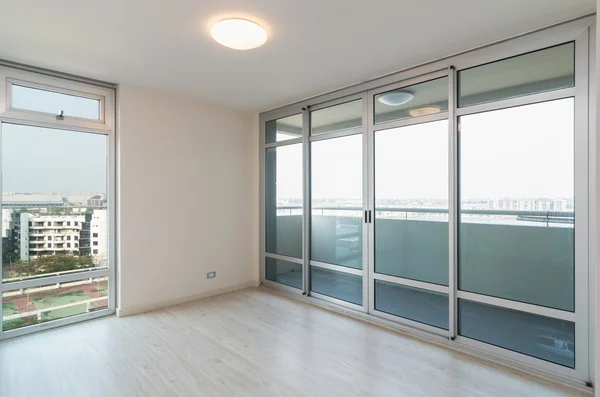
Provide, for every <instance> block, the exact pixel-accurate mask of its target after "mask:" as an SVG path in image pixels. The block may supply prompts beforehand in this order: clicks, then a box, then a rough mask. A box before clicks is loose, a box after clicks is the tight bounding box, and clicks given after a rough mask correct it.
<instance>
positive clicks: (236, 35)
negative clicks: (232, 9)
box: [210, 18, 267, 50]
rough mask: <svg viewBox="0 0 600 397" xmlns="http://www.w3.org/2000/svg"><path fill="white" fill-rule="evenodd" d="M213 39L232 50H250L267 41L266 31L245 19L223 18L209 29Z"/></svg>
mask: <svg viewBox="0 0 600 397" xmlns="http://www.w3.org/2000/svg"><path fill="white" fill-rule="evenodd" d="M210 35H211V36H212V37H213V39H215V41H216V42H217V43H219V44H221V45H224V46H225V47H229V48H233V49H234V50H251V49H253V48H257V47H260V46H261V45H263V44H265V43H266V42H267V32H266V31H265V30H264V29H263V28H262V27H261V26H260V25H259V24H257V23H255V22H252V21H249V20H247V19H240V18H231V19H223V20H222V21H219V22H217V23H215V24H214V25H213V27H212V29H210Z"/></svg>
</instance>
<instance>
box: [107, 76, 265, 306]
mask: <svg viewBox="0 0 600 397" xmlns="http://www.w3.org/2000/svg"><path fill="white" fill-rule="evenodd" d="M118 123H119V124H118V126H119V135H118V144H117V146H118V163H119V165H118V166H119V173H120V178H119V182H118V196H119V204H120V205H119V214H118V216H119V218H120V219H119V225H118V228H119V231H120V233H119V237H120V239H119V243H118V250H117V252H118V255H119V260H118V268H117V269H118V277H117V280H118V284H117V291H118V296H117V307H118V314H119V315H121V316H123V315H129V314H133V313H138V312H142V311H148V310H152V309H155V308H160V307H166V306H169V305H172V304H176V303H181V302H184V301H188V300H193V299H196V298H200V297H205V296H210V295H214V294H218V293H221V292H225V291H229V290H233V289H238V288H242V287H245V286H250V285H258V282H259V281H258V280H259V272H258V116H257V115H255V114H249V113H242V112H237V111H233V110H229V109H225V108H221V107H216V106H212V105H207V104H204V103H200V102H196V101H193V100H189V99H184V98H180V97H177V96H172V95H170V94H165V93H163V92H158V91H151V90H147V89H144V88H140V87H135V86H129V85H122V86H120V87H119V89H118ZM209 271H216V272H217V277H216V278H215V279H207V278H206V273H207V272H209Z"/></svg>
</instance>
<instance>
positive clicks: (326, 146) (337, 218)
mask: <svg viewBox="0 0 600 397" xmlns="http://www.w3.org/2000/svg"><path fill="white" fill-rule="evenodd" d="M333 159H335V161H332V160H333ZM311 162H312V167H311V173H312V199H311V211H312V213H311V228H312V229H311V259H312V260H314V261H318V262H324V263H329V264H333V265H339V266H346V267H352V268H356V269H362V252H363V247H362V241H363V240H362V232H363V231H362V222H363V216H362V207H363V205H362V188H363V186H362V135H361V134H358V135H350V136H345V137H341V138H334V139H326V140H322V141H316V142H313V143H312V152H311Z"/></svg>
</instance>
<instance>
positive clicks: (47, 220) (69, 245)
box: [19, 212, 85, 260]
mask: <svg viewBox="0 0 600 397" xmlns="http://www.w3.org/2000/svg"><path fill="white" fill-rule="evenodd" d="M84 222H85V216H84V215H62V216H60V215H57V216H53V215H51V216H45V215H42V216H40V215H35V214H30V213H27V212H23V213H21V225H20V228H21V230H20V232H21V233H20V247H19V248H20V253H21V260H29V259H34V258H37V257H39V256H46V255H55V254H71V255H78V254H79V239H80V232H81V229H82V227H83V223H84Z"/></svg>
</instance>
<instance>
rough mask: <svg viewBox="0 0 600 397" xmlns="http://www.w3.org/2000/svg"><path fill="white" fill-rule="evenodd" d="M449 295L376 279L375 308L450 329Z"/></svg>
mask: <svg viewBox="0 0 600 397" xmlns="http://www.w3.org/2000/svg"><path fill="white" fill-rule="evenodd" d="M448 305H449V302H448V295H446V294H441V293H438V292H433V291H426V290H423V289H419V288H412V287H408V286H406V285H399V284H393V283H388V282H386V281H381V280H375V310H379V311H382V312H385V313H389V314H393V315H395V316H400V317H404V318H407V319H409V320H413V321H418V322H420V323H424V324H428V325H433V326H434V327H438V328H442V329H448V318H449V311H448V310H449V309H448Z"/></svg>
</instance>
